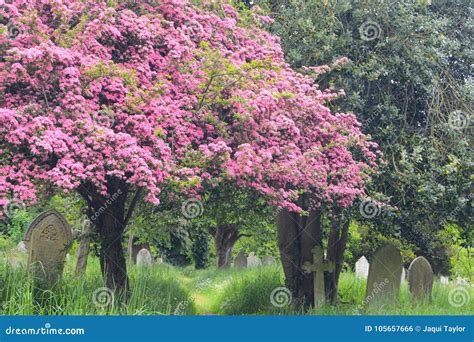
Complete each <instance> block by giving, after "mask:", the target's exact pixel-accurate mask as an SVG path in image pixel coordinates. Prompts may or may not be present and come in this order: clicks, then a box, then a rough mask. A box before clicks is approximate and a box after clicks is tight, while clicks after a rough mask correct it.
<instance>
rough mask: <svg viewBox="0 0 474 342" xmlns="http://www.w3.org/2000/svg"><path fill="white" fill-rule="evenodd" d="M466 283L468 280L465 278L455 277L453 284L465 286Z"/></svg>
mask: <svg viewBox="0 0 474 342" xmlns="http://www.w3.org/2000/svg"><path fill="white" fill-rule="evenodd" d="M468 283H469V281H468V280H467V278H461V277H457V278H456V279H454V285H456V286H466V285H467V284H468Z"/></svg>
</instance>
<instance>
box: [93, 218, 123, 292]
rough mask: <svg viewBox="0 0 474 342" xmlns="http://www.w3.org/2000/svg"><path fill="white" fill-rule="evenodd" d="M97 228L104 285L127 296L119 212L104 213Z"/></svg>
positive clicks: (121, 225)
mask: <svg viewBox="0 0 474 342" xmlns="http://www.w3.org/2000/svg"><path fill="white" fill-rule="evenodd" d="M103 216H104V217H103V219H102V220H101V225H100V226H99V227H98V233H99V238H100V269H101V271H102V275H103V277H104V279H105V285H106V286H107V287H108V288H109V289H112V290H113V291H114V292H115V293H119V294H125V295H126V294H127V293H128V292H129V284H128V277H127V263H126V260H125V254H124V252H123V247H122V237H123V232H124V226H123V219H122V220H121V219H120V218H121V217H123V216H121V215H120V212H119V211H112V210H110V211H106V212H105V213H104V214H103Z"/></svg>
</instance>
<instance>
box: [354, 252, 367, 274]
mask: <svg viewBox="0 0 474 342" xmlns="http://www.w3.org/2000/svg"><path fill="white" fill-rule="evenodd" d="M369 266H370V265H369V262H368V261H367V258H366V257H365V256H361V257H360V258H359V260H357V262H356V263H355V275H356V277H357V278H362V279H367V276H368V275H369Z"/></svg>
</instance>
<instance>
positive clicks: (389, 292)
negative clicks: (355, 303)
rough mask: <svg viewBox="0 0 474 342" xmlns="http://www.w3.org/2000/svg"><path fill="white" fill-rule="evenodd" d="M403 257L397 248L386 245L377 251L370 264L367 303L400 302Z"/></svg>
mask: <svg viewBox="0 0 474 342" xmlns="http://www.w3.org/2000/svg"><path fill="white" fill-rule="evenodd" d="M402 265H403V262H402V256H401V255H400V252H399V251H398V249H397V248H395V246H393V245H391V244H386V245H384V246H382V247H380V248H378V249H377V251H376V252H375V254H374V257H373V259H372V261H371V263H370V267H369V276H368V278H367V291H366V294H365V303H366V304H367V305H379V304H381V303H382V302H388V303H390V302H395V301H398V299H399V295H400V279H401V277H402Z"/></svg>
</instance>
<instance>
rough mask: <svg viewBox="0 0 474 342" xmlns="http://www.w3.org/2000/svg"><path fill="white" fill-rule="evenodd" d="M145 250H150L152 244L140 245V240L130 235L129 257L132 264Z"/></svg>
mask: <svg viewBox="0 0 474 342" xmlns="http://www.w3.org/2000/svg"><path fill="white" fill-rule="evenodd" d="M143 248H145V249H148V250H150V244H148V243H138V238H137V237H135V236H133V235H130V237H129V238H128V248H127V250H128V257H129V262H130V264H132V263H135V262H136V260H137V254H138V252H139V251H140V250H142V249H143Z"/></svg>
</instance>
